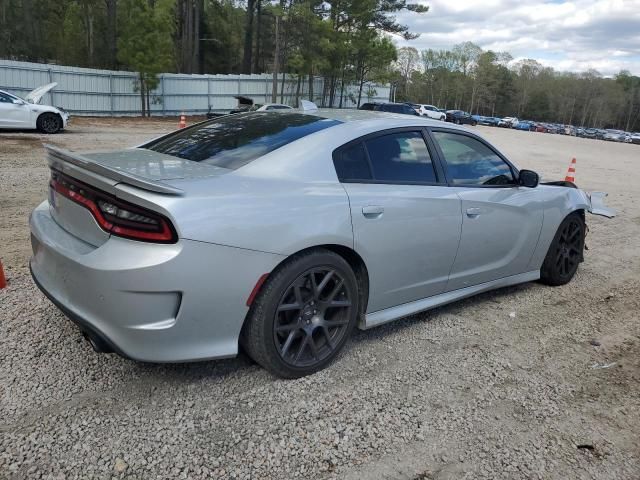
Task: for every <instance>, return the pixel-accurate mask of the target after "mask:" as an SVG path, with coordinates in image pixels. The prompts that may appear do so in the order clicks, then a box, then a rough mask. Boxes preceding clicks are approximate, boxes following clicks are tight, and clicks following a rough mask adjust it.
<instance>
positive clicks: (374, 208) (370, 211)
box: [362, 205, 384, 218]
mask: <svg viewBox="0 0 640 480" xmlns="http://www.w3.org/2000/svg"><path fill="white" fill-rule="evenodd" d="M383 213H384V207H381V206H380V205H367V206H366V207H362V215H364V216H365V217H366V218H379V217H380V216H382V214H383Z"/></svg>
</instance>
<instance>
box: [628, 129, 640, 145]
mask: <svg viewBox="0 0 640 480" xmlns="http://www.w3.org/2000/svg"><path fill="white" fill-rule="evenodd" d="M628 143H635V144H640V132H634V133H631V134H630V135H629V142H628Z"/></svg>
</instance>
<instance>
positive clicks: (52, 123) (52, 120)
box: [36, 113, 62, 134]
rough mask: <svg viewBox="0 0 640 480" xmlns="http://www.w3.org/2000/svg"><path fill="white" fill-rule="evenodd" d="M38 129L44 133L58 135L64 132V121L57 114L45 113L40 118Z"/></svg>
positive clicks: (37, 123) (37, 124)
mask: <svg viewBox="0 0 640 480" xmlns="http://www.w3.org/2000/svg"><path fill="white" fill-rule="evenodd" d="M36 127H37V128H38V130H40V131H41V132H42V133H49V134H53V133H58V132H59V131H60V130H62V119H61V118H60V117H59V116H58V115H56V114H55V113H43V114H42V115H40V116H39V117H38V120H37V122H36Z"/></svg>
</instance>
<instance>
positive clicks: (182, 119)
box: [178, 113, 187, 128]
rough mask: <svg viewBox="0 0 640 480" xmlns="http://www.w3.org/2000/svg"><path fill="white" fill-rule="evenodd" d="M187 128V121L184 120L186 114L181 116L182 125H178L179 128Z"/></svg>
mask: <svg viewBox="0 0 640 480" xmlns="http://www.w3.org/2000/svg"><path fill="white" fill-rule="evenodd" d="M186 126H187V120H186V118H184V113H182V115H180V123H179V124H178V128H184V127H186Z"/></svg>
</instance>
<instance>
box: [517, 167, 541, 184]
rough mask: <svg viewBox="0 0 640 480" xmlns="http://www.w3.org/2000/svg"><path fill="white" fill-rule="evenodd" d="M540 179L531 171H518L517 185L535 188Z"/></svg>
mask: <svg viewBox="0 0 640 480" xmlns="http://www.w3.org/2000/svg"><path fill="white" fill-rule="evenodd" d="M539 181H540V177H539V176H538V174H537V173H536V172H534V171H533V170H520V175H519V177H518V184H519V185H521V186H523V187H527V188H536V187H537V186H538V182H539Z"/></svg>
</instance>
